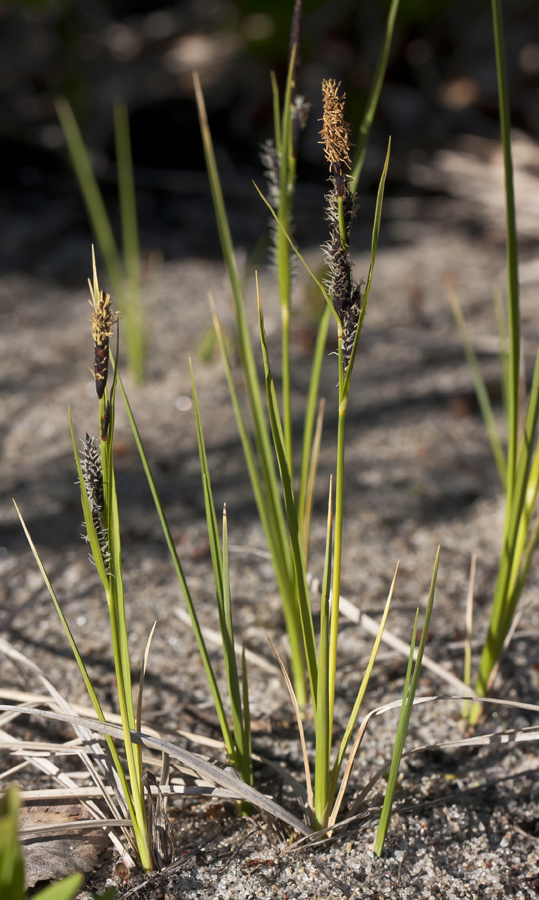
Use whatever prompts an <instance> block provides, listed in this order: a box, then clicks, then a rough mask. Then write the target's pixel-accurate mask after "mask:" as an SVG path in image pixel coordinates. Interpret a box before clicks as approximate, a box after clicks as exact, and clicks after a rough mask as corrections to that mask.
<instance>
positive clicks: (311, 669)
mask: <svg viewBox="0 0 539 900" xmlns="http://www.w3.org/2000/svg"><path fill="white" fill-rule="evenodd" d="M257 295H258V311H259V324H260V343H261V346H262V356H263V360H264V372H265V379H266V395H267V401H268V411H269V417H270V424H271V431H272V435H273V441H274V445H275V453H276V455H277V461H278V464H279V471H280V475H281V484H282V487H283V495H284V503H285V509H286V518H287V523H288V530H289V535H290V544H291V547H292V555H293V558H294V569H295V575H296V589H297V597H298V605H299V612H300V617H301V625H302V629H303V643H304V648H305V656H306V660H307V671H308V673H309V682H310V687H311V697H312V701H313V706H315V705H316V697H317V696H318V691H317V678H318V674H317V662H316V643H315V637H314V626H313V620H312V615H311V609H310V602H309V589H308V587H307V578H306V572H305V562H304V559H303V553H302V549H301V536H300V532H299V522H298V516H297V510H296V504H295V500H294V490H293V486H292V481H291V478H290V472H289V470H288V465H287V460H286V451H285V446H284V437H283V429H282V425H281V421H280V418H279V408H278V404H277V397H276V394H275V386H274V383H273V377H272V374H271V368H270V363H269V356H268V346H267V341H266V332H265V328H264V318H263V314H262V304H261V302H260V293H259V291H258V285H257ZM315 715H316V712H315Z"/></svg>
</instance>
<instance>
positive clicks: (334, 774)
mask: <svg viewBox="0 0 539 900" xmlns="http://www.w3.org/2000/svg"><path fill="white" fill-rule="evenodd" d="M398 571H399V566H398V564H397V567H396V569H395V574H394V575H393V581H392V582H391V587H390V589H389V593H388V595H387V600H386V605H385V607H384V612H383V614H382V618H381V619H380V625H379V627H378V634H377V635H376V638H375V640H374V643H373V646H372V650H371V654H370V657H369V661H368V663H367V666H366V668H365V672H364V674H363V678H362V680H361V684H360V686H359V690H358V692H357V697H356V700H355V703H354V706H353V709H352V712H351V713H350V717H349V719H348V723H347V726H346V729H345V732H344V735H343V737H342V740H341V743H340V745H339V750H338V752H337V757H336V759H335V763H334V765H333V769H332V771H331V777H330V788H329V799H330V801H331V802H332V801H333V798H334V797H335V792H336V789H337V782H338V780H339V776H340V773H341V769H342V765H343V762H344V757H345V754H346V751H347V749H348V744H349V743H350V738H351V737H352V732H353V730H354V728H355V726H356V722H357V718H358V716H359V713H360V710H361V706H362V704H363V700H364V698H365V694H366V692H367V687H368V686H369V681H370V678H371V675H372V671H373V669H374V664H375V662H376V657H377V655H378V650H379V648H380V644H381V642H382V638H383V634H384V630H385V627H386V622H387V617H388V615H389V610H390V607H391V601H392V599H393V593H394V591H395V584H396V582H397V574H398ZM358 749H359V742H358V744H357V747H356V748H355V752H354V751H352V753H351V754H350V759H349V762H348V765H347V769H346V773H345V775H344V777H343V780H342V783H341V787H340V789H339V795H338V797H337V800H336V801H335V805H334V807H333V810H332V812H331V816H330V819H329V824H330V825H331V824H333V825H334V824H335V822H336V821H337V816H338V814H339V809H340V807H341V804H342V801H343V798H344V793H345V791H346V787H347V784H348V780H349V778H350V774H351V771H352V765H353V762H354V758H355V754H356V752H357V750H358Z"/></svg>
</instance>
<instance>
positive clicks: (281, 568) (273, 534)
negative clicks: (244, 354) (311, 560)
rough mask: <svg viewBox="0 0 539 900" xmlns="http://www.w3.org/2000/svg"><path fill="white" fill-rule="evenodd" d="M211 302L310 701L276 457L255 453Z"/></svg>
mask: <svg viewBox="0 0 539 900" xmlns="http://www.w3.org/2000/svg"><path fill="white" fill-rule="evenodd" d="M210 304H211V308H212V316H213V324H214V328H215V333H216V335H217V341H218V344H219V349H220V351H221V357H222V360H223V366H224V369H225V375H226V379H227V384H228V389H229V394H230V398H231V401H232V407H233V409H234V415H235V418H236V425H237V427H238V433H239V436H240V440H241V444H242V448H243V454H244V457H245V462H246V464H247V471H248V472H249V478H250V481H251V486H252V489H253V494H254V497H255V501H256V506H257V510H258V514H259V517H260V522H261V524H262V527H263V529H264V534H265V536H266V540H267V543H268V547H269V550H270V553H271V557H272V561H273V566H274V571H275V577H276V580H277V585H278V587H279V592H280V595H281V598H282V602H283V614H284V617H285V623H286V630H287V634H288V640H289V643H290V657H291V664H292V674H293V679H294V685H295V688H296V692H297V694H298V697H299V699H300V702H301V703H302V704H304V703H305V702H306V701H307V693H306V686H305V657H304V650H303V639H302V628H301V620H300V615H299V610H298V608H297V604H296V589H295V581H294V564H293V561H292V556H291V551H290V541H289V537H288V531H287V526H286V520H285V516H284V513H283V509H282V504H281V497H280V493H279V487H278V483H277V480H276V477H275V474H274V469H273V459H271V460H267V459H266V457H265V456H262V457H260V456H257V455H256V454H255V450H254V448H253V446H252V443H251V439H250V437H249V435H248V433H247V426H246V424H245V419H244V416H243V412H242V409H241V405H240V402H239V399H238V394H237V391H236V385H235V382H234V376H233V373H232V367H231V364H230V359H229V355H228V350H227V346H226V341H225V339H224V335H223V332H222V328H221V325H220V322H219V319H218V317H217V314H216V311H215V306H214V303H213V300H212V298H211V297H210ZM266 463H267V465H266ZM270 471H271V472H272V474H271V476H270V475H269V472H270Z"/></svg>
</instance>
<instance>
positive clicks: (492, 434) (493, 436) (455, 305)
mask: <svg viewBox="0 0 539 900" xmlns="http://www.w3.org/2000/svg"><path fill="white" fill-rule="evenodd" d="M449 302H450V304H451V309H452V311H453V316H454V317H455V322H456V323H457V326H458V329H459V333H460V339H461V341H462V346H463V347H464V352H465V354H466V359H467V360H468V365H469V367H470V370H471V373H472V378H473V382H474V388H475V393H476V396H477V402H478V404H479V409H480V410H481V415H482V416H483V421H484V423H485V427H486V429H487V432H488V436H489V440H490V446H491V449H492V455H493V457H494V462H495V463H496V468H497V470H498V475H499V477H500V482H501V484H502V487H503V488H505V476H506V472H505V469H506V464H505V453H504V450H503V447H502V442H501V440H500V435H499V434H498V426H497V425H496V419H495V418H494V412H493V409H492V404H491V402H490V397H489V395H488V390H487V386H486V384H485V379H484V378H483V374H482V372H481V368H480V366H479V361H478V359H477V355H476V353H475V350H474V348H473V344H472V342H471V340H470V336H469V334H468V329H467V328H466V322H465V321H464V316H463V315H462V310H461V308H460V303H459V301H458V297H457V295H456V294H455V293H454V292H453V291H451V292H450V294H449Z"/></svg>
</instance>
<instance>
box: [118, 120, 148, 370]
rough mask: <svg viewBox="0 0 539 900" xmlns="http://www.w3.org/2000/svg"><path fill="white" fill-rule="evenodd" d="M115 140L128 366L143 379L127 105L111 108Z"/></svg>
mask: <svg viewBox="0 0 539 900" xmlns="http://www.w3.org/2000/svg"><path fill="white" fill-rule="evenodd" d="M114 140H115V146H116V159H117V170H118V194H119V200H120V215H121V220H122V243H123V257H124V264H125V274H126V284H125V288H124V293H125V294H126V295H127V296H126V302H125V304H124V306H125V310H126V326H127V340H126V344H127V351H128V354H129V365H130V366H131V368H132V370H133V372H135V375H136V376H137V379H138V380H139V381H142V378H143V375H144V363H145V358H146V344H147V334H146V329H145V327H144V325H145V323H144V320H143V311H142V289H141V272H140V246H139V236H138V226H137V204H136V195H135V178H134V174H133V159H132V155H131V140H130V135H129V117H128V112H127V106H126V105H125V104H124V103H118V104H116V105H115V107H114Z"/></svg>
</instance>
